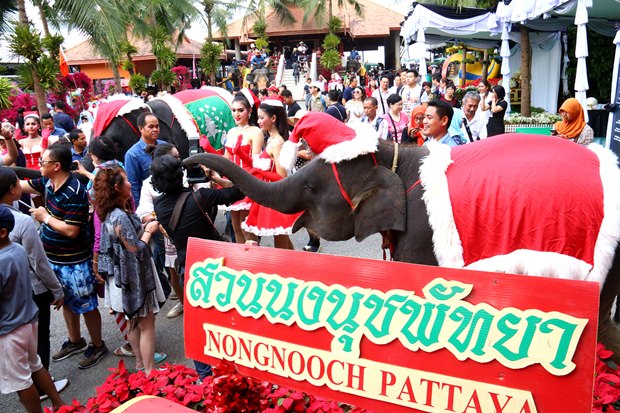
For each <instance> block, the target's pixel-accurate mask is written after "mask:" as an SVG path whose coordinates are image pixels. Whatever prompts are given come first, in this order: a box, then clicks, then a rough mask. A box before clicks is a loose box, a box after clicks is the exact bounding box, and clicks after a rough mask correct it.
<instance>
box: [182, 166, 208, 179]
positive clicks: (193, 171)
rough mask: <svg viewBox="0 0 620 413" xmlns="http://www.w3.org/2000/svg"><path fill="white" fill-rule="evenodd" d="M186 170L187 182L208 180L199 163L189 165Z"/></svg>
mask: <svg viewBox="0 0 620 413" xmlns="http://www.w3.org/2000/svg"><path fill="white" fill-rule="evenodd" d="M186 170H187V182H188V183H190V184H203V183H205V182H209V177H208V176H206V175H205V173H204V171H203V170H202V168H201V167H200V166H199V165H195V166H190V167H189V168H186Z"/></svg>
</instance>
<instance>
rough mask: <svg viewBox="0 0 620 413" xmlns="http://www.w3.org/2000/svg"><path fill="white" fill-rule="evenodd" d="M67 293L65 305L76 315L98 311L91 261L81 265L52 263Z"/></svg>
mask: <svg viewBox="0 0 620 413" xmlns="http://www.w3.org/2000/svg"><path fill="white" fill-rule="evenodd" d="M50 265H51V267H52V270H54V272H55V273H56V277H57V278H58V281H60V284H61V285H62V289H63V290H64V292H65V304H64V305H66V306H69V309H70V310H71V311H73V312H74V313H75V314H84V313H88V312H90V311H93V310H95V309H97V305H98V302H97V290H96V284H97V283H96V280H95V274H94V273H93V268H92V266H91V265H90V261H84V262H81V263H79V264H55V263H50Z"/></svg>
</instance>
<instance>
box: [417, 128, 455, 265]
mask: <svg viewBox="0 0 620 413" xmlns="http://www.w3.org/2000/svg"><path fill="white" fill-rule="evenodd" d="M426 146H427V147H428V150H429V152H430V153H429V155H428V156H427V157H426V158H424V159H423V160H422V165H421V166H420V183H421V184H422V187H423V188H424V195H422V200H424V203H425V204H426V211H427V213H428V221H429V224H430V226H431V229H432V230H433V250H434V252H435V257H436V258H437V262H438V263H439V265H440V266H442V267H450V268H462V267H463V266H464V265H465V262H464V260H463V246H462V244H461V238H460V237H459V233H458V231H457V229H456V223H455V222H454V214H453V213H452V202H451V201H450V193H449V189H448V178H447V177H446V171H447V170H448V167H449V166H450V164H452V162H453V161H452V158H451V156H450V147H449V146H448V145H444V144H441V143H439V142H437V141H436V140H434V139H432V140H430V141H429V142H428V143H427V144H426Z"/></svg>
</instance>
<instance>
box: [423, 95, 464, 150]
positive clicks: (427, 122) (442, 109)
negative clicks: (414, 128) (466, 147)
mask: <svg viewBox="0 0 620 413" xmlns="http://www.w3.org/2000/svg"><path fill="white" fill-rule="evenodd" d="M453 115H454V110H453V109H452V105H450V104H449V103H448V102H444V101H441V100H431V101H430V102H428V107H427V108H426V113H425V114H424V135H426V136H428V138H429V140H430V139H435V140H436V141H438V142H439V143H443V144H445V145H448V146H458V145H460V144H461V143H460V142H459V141H457V139H456V138H455V137H454V136H450V134H449V133H448V127H449V126H450V122H452V116H453ZM429 140H427V142H429Z"/></svg>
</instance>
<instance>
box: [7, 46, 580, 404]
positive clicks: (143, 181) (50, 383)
mask: <svg viewBox="0 0 620 413" xmlns="http://www.w3.org/2000/svg"><path fill="white" fill-rule="evenodd" d="M303 47H305V45H301V44H300V47H299V48H296V49H295V50H294V51H293V54H292V55H291V58H292V59H293V57H294V56H296V57H297V60H296V61H295V60H294V59H293V60H294V61H293V62H292V63H291V65H292V66H293V70H295V63H297V64H299V63H300V62H299V55H300V54H302V52H303V54H305V50H304V49H303ZM261 59H262V57H261V53H260V52H258V51H256V52H253V54H252V57H251V60H250V62H251V64H252V65H260V64H262V62H259V60H261ZM350 60H351V59H350ZM354 60H357V59H354ZM351 68H352V69H354V70H353V71H351V72H348V73H346V75H345V76H344V77H343V76H341V75H340V74H339V73H333V74H331V76H330V79H329V80H328V79H326V78H325V77H323V76H319V77H318V79H317V80H316V81H312V80H311V79H310V78H307V79H306V84H305V86H304V95H303V97H302V101H303V102H302V105H299V103H297V102H296V101H295V100H294V99H293V95H292V93H291V91H290V90H289V89H288V88H287V87H286V86H285V85H271V86H270V87H268V88H266V89H265V90H258V88H257V87H256V84H255V83H254V84H253V83H251V84H250V85H249V86H250V87H249V88H243V89H241V90H235V91H234V98H233V100H232V103H231V112H232V116H233V119H234V122H235V126H234V127H232V128H231V129H230V130H229V131H228V133H227V136H226V141H225V145H224V153H223V156H225V157H226V158H228V159H230V160H231V161H232V162H234V163H235V164H237V165H238V166H240V167H242V168H244V169H246V170H247V171H248V172H250V173H252V174H253V175H254V176H256V177H257V178H259V179H262V180H264V181H268V182H273V181H278V180H280V179H283V178H285V177H286V176H288V174H290V173H295V171H296V170H298V169H299V168H302V167H303V165H304V164H305V163H306V162H307V161H308V160H310V159H311V158H312V156H313V154H312V152H311V151H310V150H309V149H308V148H305V147H303V146H302V147H301V148H300V150H299V152H298V154H297V156H298V158H297V162H296V164H295V167H294V168H293V170H292V171H289V170H287V169H286V168H285V167H284V166H283V165H281V164H280V162H279V155H280V150H281V148H282V146H283V144H284V143H285V141H286V140H287V139H288V136H289V133H290V132H291V130H292V129H293V126H294V125H295V122H297V121H298V120H299V119H300V118H301V117H303V115H304V114H305V113H306V112H307V111H319V112H325V113H326V114H328V115H330V116H332V117H333V118H335V119H336V120H337V121H339V122H341V123H342V124H347V125H350V126H352V127H355V125H356V124H362V123H367V124H369V125H371V126H372V128H373V129H374V130H375V131H376V132H377V134H378V136H379V137H380V138H381V139H384V140H388V141H395V142H397V143H400V144H410V145H417V146H422V145H425V144H426V143H427V142H428V141H429V140H432V139H434V140H437V141H439V142H440V143H444V144H447V145H450V146H457V145H463V144H466V143H470V142H475V141H477V140H480V139H486V138H490V137H492V136H494V135H497V134H501V133H503V132H504V122H503V118H504V115H505V113H506V111H507V107H508V104H507V102H506V100H505V91H504V88H503V87H502V86H493V87H491V85H490V84H489V83H488V82H486V81H481V82H480V85H479V86H478V90H477V91H469V92H467V93H466V94H465V95H464V96H463V97H462V99H461V100H459V99H458V98H457V96H456V93H455V92H456V87H455V85H454V83H452V82H451V81H450V80H448V79H444V78H442V77H441V75H439V74H434V75H433V76H432V82H423V81H422V78H421V76H420V75H419V73H418V72H417V71H416V70H414V69H410V70H403V71H399V72H393V73H390V74H388V73H366V72H365V71H362V70H361V68H359V67H354V66H353V65H351ZM298 69H299V67H298ZM298 76H299V72H297V77H298ZM296 82H297V80H296ZM302 106H303V108H302ZM560 114H561V116H562V121H561V122H558V123H557V124H556V125H555V128H554V131H555V133H556V134H557V135H558V136H560V137H562V138H565V139H570V140H573V141H575V142H577V143H579V144H584V145H586V144H589V143H590V142H591V141H592V130H591V128H589V126H588V125H586V124H585V121H584V119H583V118H584V115H583V109H582V108H581V106H580V105H579V102H577V101H576V100H575V99H569V100H567V101H566V102H565V103H564V104H563V105H562V107H561V108H560ZM93 115H96V113H91V112H88V113H86V112H83V113H81V114H80V115H79V122H78V125H76V123H75V120H76V119H73V118H72V117H71V116H69V115H68V114H67V113H66V105H65V103H64V102H57V103H56V104H55V105H54V112H53V114H45V115H43V116H39V114H38V113H37V112H36V111H35V110H31V111H25V110H20V111H19V117H18V121H17V123H16V124H15V125H12V124H9V123H6V122H4V123H3V124H2V130H1V136H0V150H2V153H0V162H1V163H0V164H1V165H14V166H21V167H23V168H26V169H31V170H37V171H40V177H37V178H33V179H23V180H19V178H18V176H17V175H16V173H15V172H14V171H13V170H12V169H9V168H0V204H1V206H0V276H1V277H2V279H1V280H0V281H1V285H2V290H0V308H1V309H2V312H1V313H0V314H2V317H3V319H2V323H0V345H2V348H4V349H5V351H6V354H5V355H4V356H3V358H2V359H3V361H2V362H0V375H2V376H3V377H4V378H5V379H4V380H3V381H2V382H1V383H0V390H1V391H2V393H11V392H17V393H18V395H19V397H20V400H21V401H22V403H23V404H24V406H25V407H26V409H27V410H28V411H40V404H39V400H40V398H46V397H49V398H50V399H51V401H52V403H53V404H54V406H56V407H57V406H60V405H61V404H63V401H62V399H61V398H60V396H59V394H58V393H59V392H61V391H62V390H63V389H64V388H65V387H66V386H67V384H68V380H67V379H59V380H54V379H52V378H51V376H50V374H49V372H48V371H49V368H50V360H51V361H61V360H65V359H67V358H69V357H72V356H74V355H80V358H79V361H78V363H77V364H78V367H79V368H80V369H87V368H90V367H92V366H94V365H96V364H97V363H98V362H99V360H101V359H102V358H103V357H105V356H106V355H108V354H109V349H108V348H107V346H106V344H105V342H104V340H103V332H102V312H101V311H100V309H99V306H100V301H101V300H100V299H103V300H102V301H103V303H104V305H105V307H107V309H108V310H107V311H105V312H104V314H106V316H107V315H109V316H112V317H114V319H115V321H116V323H117V325H118V330H119V331H118V334H120V335H121V336H122V337H123V339H124V341H125V344H123V345H122V346H120V347H118V348H116V349H114V350H113V353H114V354H115V355H117V356H128V357H133V358H134V360H135V368H136V369H140V370H144V371H145V373H146V374H149V373H150V372H151V371H152V370H154V369H156V368H157V364H158V363H161V362H162V361H163V360H165V359H166V357H167V355H166V354H164V353H161V352H158V351H157V342H156V333H155V331H156V326H157V322H156V319H157V315H158V313H159V312H160V309H161V307H162V305H163V304H164V303H165V301H166V300H169V299H174V298H177V299H179V302H178V303H177V304H176V305H175V306H174V307H172V308H171V310H170V311H169V312H168V313H167V314H166V316H167V317H169V318H174V317H178V316H180V315H181V314H183V280H184V277H185V256H186V249H187V242H188V238H189V237H190V236H192V237H199V238H207V239H213V240H222V239H223V238H222V236H221V235H220V234H219V233H218V231H217V229H216V228H215V226H214V224H213V221H214V219H215V214H216V213H217V209H218V206H225V208H226V216H227V220H228V222H229V224H230V227H231V231H230V233H229V234H228V236H229V237H230V240H232V241H234V242H237V243H253V244H260V243H261V242H263V240H264V239H265V238H266V237H273V244H274V246H275V247H276V248H284V249H293V244H292V242H291V239H290V234H291V233H292V226H293V223H294V221H295V220H296V218H297V217H298V215H296V214H294V215H287V214H282V213H280V212H277V211H275V210H272V209H270V208H267V207H264V206H262V205H259V204H258V203H255V202H253V201H252V200H251V199H249V198H248V197H246V196H245V195H244V194H243V193H242V192H241V191H240V190H239V189H238V188H236V187H235V186H234V185H233V184H232V183H231V182H230V181H228V180H226V179H224V178H222V177H221V176H219V175H218V174H217V173H215V172H214V171H211V170H208V169H206V168H204V167H200V170H201V171H202V173H203V174H204V175H205V180H207V181H210V182H211V184H209V185H203V184H192V183H189V182H188V180H187V175H186V170H185V168H183V166H182V162H181V160H180V159H179V152H178V151H177V149H176V148H175V147H174V145H172V144H169V143H166V142H164V141H161V140H159V139H158V138H159V120H158V119H157V117H156V116H155V115H153V114H152V113H150V112H147V113H143V114H141V115H140V116H139V118H138V120H137V126H138V130H139V133H140V139H139V140H138V142H137V143H135V144H134V145H133V146H132V147H131V148H130V149H129V150H128V151H127V152H126V154H125V156H124V159H114V154H115V152H116V148H115V143H114V141H113V140H112V139H110V138H107V137H93V136H92V120H93ZM328 119H331V118H328ZM339 124H340V123H339ZM85 159H88V160H89V162H90V163H92V165H93V166H94V169H92V170H88V169H87V168H86V167H85V165H86V164H88V162H83V161H84V160H85ZM29 215H30V216H29ZM319 248H320V240H319V238H317V237H315V236H314V235H313V234H310V237H309V241H308V244H307V245H306V246H305V247H304V250H306V251H310V252H317V251H318V250H319ZM25 273H29V274H30V277H22V276H21V275H23V274H25ZM51 307H53V308H55V309H57V310H61V311H62V315H63V318H64V321H65V327H66V339H65V340H64V343H63V344H62V346H61V347H60V348H59V349H56V350H55V351H53V352H52V350H51V349H50V339H49V335H50V317H51V311H50V308H51ZM82 319H83V320H84V323H85V325H86V330H87V332H88V340H87V339H86V338H85V337H84V335H83V334H82V331H81V329H80V323H81V320H82ZM195 363H196V368H197V371H198V372H199V375H200V376H201V377H202V378H204V377H206V376H207V375H210V374H211V370H210V366H209V365H206V364H204V363H201V362H198V361H196V362H195Z"/></svg>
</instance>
